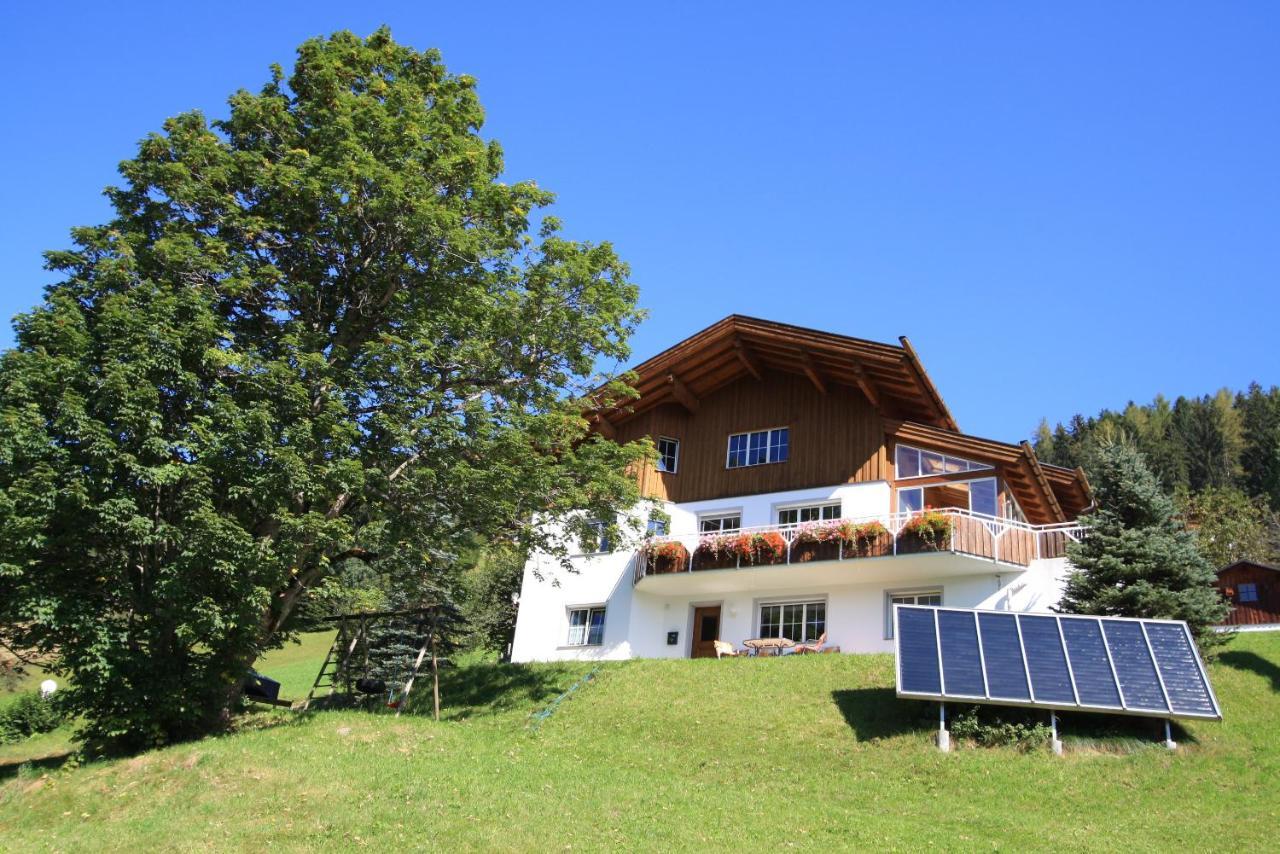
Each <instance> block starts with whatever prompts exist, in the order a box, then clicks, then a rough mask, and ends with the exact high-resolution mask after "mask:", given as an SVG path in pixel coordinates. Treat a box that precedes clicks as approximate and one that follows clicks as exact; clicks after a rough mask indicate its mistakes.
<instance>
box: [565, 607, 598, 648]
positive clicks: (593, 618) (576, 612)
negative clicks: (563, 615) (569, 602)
mask: <svg viewBox="0 0 1280 854" xmlns="http://www.w3.org/2000/svg"><path fill="white" fill-rule="evenodd" d="M602 643H604V608H571V609H570V610H569V641H568V645H569V646H599V645H600V644H602Z"/></svg>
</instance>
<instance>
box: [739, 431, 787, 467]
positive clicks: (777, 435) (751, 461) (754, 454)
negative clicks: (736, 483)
mask: <svg viewBox="0 0 1280 854" xmlns="http://www.w3.org/2000/svg"><path fill="white" fill-rule="evenodd" d="M790 433H791V430H790V428H788V427H779V428H777V429H775V430H757V431H756V432H754V433H735V434H734V435H732V436H730V437H729V455H728V457H727V458H726V461H725V467H726V468H731V469H736V468H742V467H743V466H762V465H765V464H766V463H785V462H786V461H787V458H788V457H789V456H790V453H791V437H790Z"/></svg>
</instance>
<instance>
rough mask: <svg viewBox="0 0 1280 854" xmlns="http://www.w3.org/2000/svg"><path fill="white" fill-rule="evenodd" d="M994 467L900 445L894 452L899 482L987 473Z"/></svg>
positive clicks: (895, 473) (894, 463)
mask: <svg viewBox="0 0 1280 854" xmlns="http://www.w3.org/2000/svg"><path fill="white" fill-rule="evenodd" d="M991 468H992V466H990V465H988V464H986V463H978V462H974V461H973V460H964V459H961V458H960V457H953V456H950V455H948V454H939V453H937V452H936V451H925V450H922V449H920V448H913V447H911V446H910V445H898V446H896V447H895V448H894V451H893V469H894V475H895V476H896V477H897V479H898V480H904V479H906V478H909V477H933V476H935V475H940V474H960V473H962V472H967V471H986V470H989V469H991Z"/></svg>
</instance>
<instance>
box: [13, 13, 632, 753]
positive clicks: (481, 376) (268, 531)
mask: <svg viewBox="0 0 1280 854" xmlns="http://www.w3.org/2000/svg"><path fill="white" fill-rule="evenodd" d="M229 105H230V110H229V114H228V116H227V118H225V119H224V120H219V121H212V122H211V121H208V120H206V119H205V117H204V116H202V115H201V114H199V113H194V112H193V113H186V114H184V115H180V116H178V117H176V118H173V119H171V120H169V121H167V122H166V123H165V124H164V129H163V132H161V133H156V134H152V135H150V136H148V137H146V138H145V139H144V140H143V141H142V142H141V143H140V145H139V148H138V151H137V155H136V156H135V157H134V158H132V159H130V160H127V161H125V162H124V163H122V164H121V167H120V172H121V175H122V176H123V181H122V183H121V186H119V187H114V188H110V189H109V190H108V191H107V195H108V197H109V199H110V202H111V204H112V206H113V208H114V212H115V213H114V218H113V219H112V220H111V221H110V222H108V223H107V224H105V225H101V226H97V227H88V228H78V229H75V230H74V231H73V233H72V234H73V240H74V247H73V248H72V249H70V250H67V251H58V252H50V253H48V254H47V258H48V264H49V267H50V269H52V270H54V271H57V272H58V273H59V274H60V275H61V280H60V281H59V282H58V283H57V284H55V285H52V286H51V287H49V288H48V290H47V293H46V296H45V299H44V301H43V304H41V305H40V306H38V307H37V308H35V309H34V310H33V311H31V312H30V313H28V314H26V315H23V316H21V317H19V318H18V320H17V321H16V328H17V346H16V347H15V348H14V349H13V350H10V351H8V352H7V353H5V354H4V355H3V357H2V359H0V627H3V628H0V643H3V644H4V645H6V646H8V647H10V648H13V649H19V650H24V651H26V652H27V653H29V654H30V653H34V654H38V655H42V656H45V657H51V660H52V664H53V666H54V667H55V668H56V669H58V670H60V671H62V672H64V673H66V674H68V675H70V676H71V677H72V687H71V689H70V692H69V694H70V698H69V699H70V700H71V701H72V703H73V705H74V707H75V708H76V709H77V710H78V711H80V712H81V713H83V714H84V715H85V716H86V719H87V721H88V723H87V727H86V730H85V732H84V736H85V737H86V739H87V740H88V741H89V742H90V743H91V744H94V745H100V746H104V747H115V748H136V747H141V746H146V745H150V744H154V743H159V742H164V741H169V740H174V739H181V738H185V737H190V736H196V735H199V734H202V733H205V732H208V731H210V730H212V729H216V728H217V727H219V726H220V725H222V724H223V723H224V722H225V721H226V720H227V717H228V714H229V712H230V710H231V709H232V708H233V706H234V704H235V703H236V701H237V700H238V692H239V684H240V680H241V679H242V677H243V676H244V674H245V673H246V671H247V669H248V668H249V667H250V666H251V664H252V662H253V661H254V660H255V658H256V656H257V655H258V654H259V653H260V652H261V651H262V650H264V649H266V648H268V647H270V646H272V645H274V644H277V643H279V642H280V640H281V638H282V637H283V636H284V635H285V634H286V633H287V631H288V621H289V618H290V615H291V614H292V612H293V611H294V609H295V608H296V606H297V605H298V602H299V600H300V599H301V598H302V597H304V596H305V594H306V591H307V590H309V589H311V588H312V587H314V586H315V585H316V584H317V583H319V582H320V581H321V580H322V579H323V578H325V576H326V574H327V573H329V572H330V569H331V567H333V566H334V565H335V564H336V563H337V562H340V561H341V560H343V559H345V558H348V557H350V556H352V555H359V556H361V557H364V558H369V559H372V558H374V557H376V558H377V559H378V560H379V561H380V562H381V564H380V565H383V566H386V567H391V568H392V569H393V570H394V571H396V572H399V573H401V574H402V576H403V577H404V578H405V579H406V583H408V582H409V581H411V580H413V579H421V578H423V577H424V576H425V577H430V576H431V575H432V574H433V573H434V572H436V571H438V570H440V569H441V568H442V567H447V566H448V564H449V562H450V560H451V559H452V556H453V555H454V554H456V550H457V548H458V546H459V544H461V543H473V542H474V541H475V538H476V537H477V536H479V537H480V538H482V539H494V538H496V539H500V540H502V541H504V542H511V543H518V544H520V547H523V548H538V549H542V550H545V551H550V552H552V553H555V552H557V551H558V550H560V549H563V547H564V544H562V543H559V542H558V541H557V539H556V537H557V536H558V535H557V534H556V533H555V531H556V530H557V529H556V528H553V527H550V526H546V527H544V526H542V525H540V524H539V522H538V520H539V519H543V518H549V517H554V516H555V515H557V514H558V513H561V512H567V511H569V510H572V509H574V508H586V509H587V510H589V511H590V512H591V514H592V515H595V516H597V517H599V518H608V514H609V513H610V512H612V511H613V510H615V509H617V508H619V507H622V506H626V505H629V504H630V503H632V502H633V501H634V500H635V499H636V495H635V486H634V484H633V482H632V480H631V479H630V478H628V477H627V476H626V473H625V470H626V467H627V466H628V465H629V464H631V463H633V462H634V461H635V460H637V459H638V458H639V457H640V456H641V455H642V454H644V453H646V452H647V448H645V447H641V446H639V445H629V446H619V445H616V444H612V443H609V442H605V441H602V440H600V439H598V438H596V437H594V436H592V435H590V434H589V433H588V430H587V422H586V421H585V420H584V418H583V417H582V415H581V412H582V408H583V407H582V396H583V394H584V393H585V391H586V390H587V389H588V388H595V387H596V386H597V385H598V382H599V380H600V377H598V376H596V375H595V374H594V370H595V365H596V364H597V363H599V362H601V361H604V362H612V363H614V364H616V363H618V362H619V361H620V360H622V359H623V358H625V357H626V355H627V344H626V342H627V339H628V336H629V334H630V333H631V331H632V329H633V328H634V325H635V323H636V322H637V321H638V312H637V310H636V308H635V301H636V297H637V292H636V288H635V287H634V285H633V284H631V283H630V282H629V279H628V271H627V268H626V266H625V265H624V264H623V263H622V262H621V261H620V260H619V259H618V257H617V256H616V255H615V253H614V251H613V249H612V248H611V247H610V246H609V245H608V244H607V243H596V244H590V243H580V242H574V241H571V240H568V239H566V238H564V237H561V236H559V229H558V225H557V223H556V222H555V221H554V220H553V219H551V218H543V219H541V221H540V223H538V224H537V226H536V228H535V226H534V225H531V217H533V216H534V215H535V214H536V213H537V212H538V211H539V209H541V208H544V207H545V206H547V205H548V204H549V203H550V202H551V201H552V196H551V195H550V194H549V193H548V192H546V191H544V190H542V189H540V188H539V187H537V186H536V185H535V184H533V183H511V184H507V183H503V182H502V181H501V180H500V176H501V174H502V172H503V158H502V152H501V149H500V148H499V146H498V145H497V144H496V143H494V142H488V141H486V140H485V139H483V138H482V137H481V136H480V134H479V129H480V126H481V123H482V120H483V112H482V110H481V106H480V103H479V101H478V100H477V97H476V92H475V84H474V81H473V80H472V79H471V78H469V77H466V76H462V75H455V74H451V73H449V72H448V71H447V70H446V69H445V67H444V66H443V65H442V64H441V61H440V57H439V56H438V54H436V53H435V52H433V51H427V52H417V51H414V50H412V49H409V48H407V47H404V46H401V45H398V44H396V43H395V42H394V41H393V40H392V38H391V36H390V34H389V33H388V32H386V31H379V32H377V33H375V34H374V35H372V36H371V37H369V38H368V39H361V38H358V37H356V36H354V35H351V34H350V33H339V34H336V35H334V36H332V37H331V38H328V39H316V40H312V41H308V42H307V43H305V44H303V45H302V46H301V47H300V48H299V50H298V57H297V62H296V65H295V67H294V69H293V72H292V74H291V75H290V76H288V77H287V79H286V77H285V75H284V73H283V72H282V71H281V69H279V68H273V69H272V75H271V79H270V80H269V82H268V83H267V84H266V85H265V86H264V87H263V88H262V89H261V90H260V91H258V92H256V93H253V92H249V91H240V92H237V93H236V94H235V95H233V96H232V97H231V98H230V101H229ZM613 385H614V386H618V384H616V383H615V384H613ZM619 391H620V393H621V392H625V389H621V388H620V386H619ZM428 586H429V585H428Z"/></svg>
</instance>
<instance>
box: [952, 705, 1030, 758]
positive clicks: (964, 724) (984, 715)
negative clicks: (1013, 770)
mask: <svg viewBox="0 0 1280 854" xmlns="http://www.w3.org/2000/svg"><path fill="white" fill-rule="evenodd" d="M1015 714H1016V713H1015ZM1052 732H1053V731H1052V730H1051V729H1049V727H1048V725H1046V724H1043V723H1039V722H1036V721H1033V720H1031V719H1030V717H1029V716H1022V719H1021V720H1004V719H1003V718H1001V717H1000V715H999V714H997V713H996V712H994V711H993V710H990V709H982V708H980V707H978V706H974V707H973V708H971V709H969V710H968V711H967V712H961V713H960V714H958V715H956V716H955V717H953V718H952V719H951V735H952V737H953V738H963V739H968V740H969V741H972V742H974V743H975V744H978V745H980V746H982V747H1016V748H1018V749H1019V750H1034V749H1036V748H1038V747H1043V746H1045V745H1046V744H1048V743H1049V738H1050V737H1051V735H1052Z"/></svg>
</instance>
